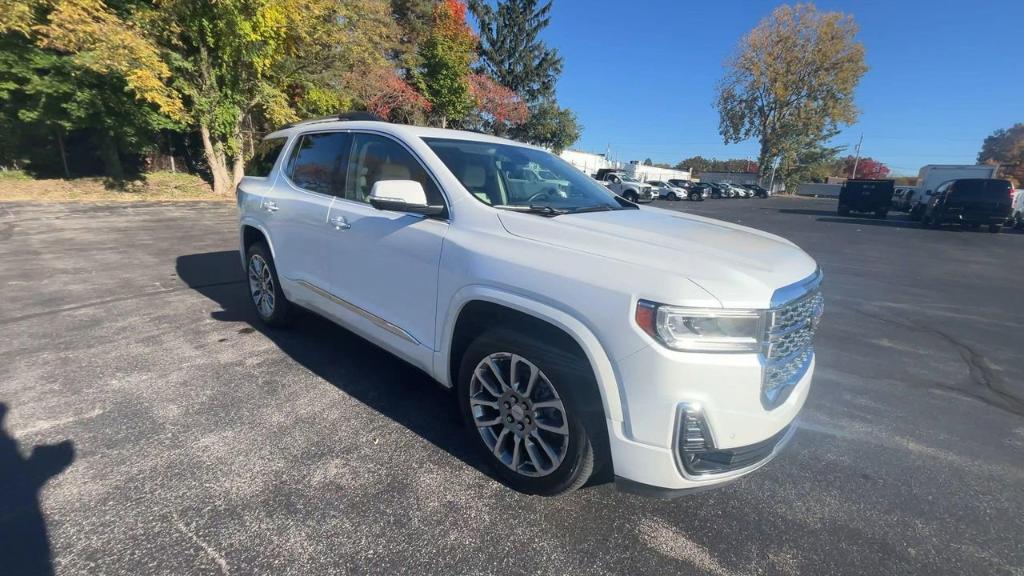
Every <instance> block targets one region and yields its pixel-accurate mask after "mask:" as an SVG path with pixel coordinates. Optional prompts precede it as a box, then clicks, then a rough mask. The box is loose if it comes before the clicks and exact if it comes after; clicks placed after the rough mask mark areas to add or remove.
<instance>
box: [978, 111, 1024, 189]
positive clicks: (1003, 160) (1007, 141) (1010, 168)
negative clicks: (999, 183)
mask: <svg viewBox="0 0 1024 576" xmlns="http://www.w3.org/2000/svg"><path fill="white" fill-rule="evenodd" d="M978 162H979V163H983V164H999V165H1000V169H999V170H1000V174H1001V175H1003V176H1004V177H1007V178H1013V179H1014V180H1015V181H1016V182H1017V184H1022V183H1024V124H1014V125H1013V126H1011V127H1010V128H1008V129H1002V128H1000V129H999V130H996V131H995V132H993V133H992V134H991V135H989V136H988V137H987V138H985V141H984V142H983V143H982V145H981V151H980V152H978Z"/></svg>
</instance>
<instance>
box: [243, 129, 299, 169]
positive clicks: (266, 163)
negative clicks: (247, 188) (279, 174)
mask: <svg viewBox="0 0 1024 576" xmlns="http://www.w3.org/2000/svg"><path fill="white" fill-rule="evenodd" d="M287 141H288V139H287V138H268V139H266V140H263V141H262V142H260V143H259V144H257V145H256V153H255V154H253V155H252V158H250V159H249V161H248V162H246V164H245V175H246V176H258V177H261V178H263V177H266V176H269V175H270V171H271V170H273V169H274V162H277V157H278V155H279V154H281V149H282V148H284V143H285V142H287Z"/></svg>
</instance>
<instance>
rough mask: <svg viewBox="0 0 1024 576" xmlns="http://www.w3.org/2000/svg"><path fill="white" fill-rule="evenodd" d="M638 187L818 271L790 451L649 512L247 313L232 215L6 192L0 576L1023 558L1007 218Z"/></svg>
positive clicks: (607, 569)
mask: <svg viewBox="0 0 1024 576" xmlns="http://www.w3.org/2000/svg"><path fill="white" fill-rule="evenodd" d="M656 205H658V206H660V207H668V208H671V209H680V210H686V211H693V212H696V213H700V214H704V215H708V216H711V217H717V218H722V219H725V220H730V221H734V222H739V223H742V224H745V225H750V226H753V227H756V228H761V229H764V230H767V231H770V232H774V233H777V234H781V235H783V236H785V237H787V238H789V239H791V240H793V241H794V242H796V243H797V244H799V245H800V246H802V247H803V248H804V249H805V250H807V251H808V252H809V253H810V254H811V255H813V256H814V257H815V258H817V259H818V261H819V263H820V264H821V266H822V268H823V269H824V271H825V274H826V284H825V291H826V298H827V304H826V313H825V318H824V320H823V323H822V328H821V331H820V332H819V334H820V335H819V337H818V343H817V350H818V365H817V373H816V375H815V381H814V388H813V389H812V392H811V395H810V397H809V399H808V402H807V405H806V408H805V410H804V415H803V418H802V421H801V422H802V423H801V429H800V430H799V431H798V433H797V435H796V437H795V439H794V441H793V443H792V444H791V445H790V447H789V449H788V451H787V452H786V453H784V454H783V455H782V456H780V457H779V458H778V459H777V460H775V461H774V462H773V463H771V464H770V465H768V466H767V467H765V468H764V469H762V470H761V471H759V472H758V473H756V474H754V475H752V476H749V477H747V478H745V479H743V480H741V481H739V482H736V483H733V484H731V485H729V486H727V487H725V488H722V489H720V490H716V491H712V492H706V493H701V494H697V495H694V496H690V497H686V498H682V499H676V500H671V501H665V500H657V499H650V498H644V497H640V496H635V495H631V494H626V493H622V492H619V491H617V490H616V489H615V488H614V486H613V485H609V484H604V485H598V486H594V487H588V488H585V489H583V490H581V491H579V492H577V493H574V494H572V495H570V496H567V497H564V498H559V499H542V498H536V497H527V496H523V495H520V494H517V493H514V492H511V491H509V490H508V489H506V488H504V487H503V486H502V485H501V484H499V483H497V482H496V481H495V480H493V479H492V478H491V477H490V475H489V472H488V470H487V469H486V467H485V466H484V464H483V463H482V462H481V461H480V460H478V459H477V458H476V456H475V454H474V453H473V452H472V451H471V448H472V446H471V445H470V444H469V441H468V439H467V438H465V437H464V432H463V430H462V428H461V427H460V425H459V424H458V421H457V417H456V411H455V409H454V404H453V402H452V401H451V398H450V396H449V395H448V394H447V393H446V392H444V391H442V390H441V389H440V388H439V387H437V386H435V385H433V384H432V383H431V382H430V381H429V379H428V378H427V377H426V376H425V375H423V374H421V373H420V372H418V371H416V370H415V369H413V368H410V367H409V366H407V365H405V364H403V363H401V362H400V361H398V360H396V359H395V358H393V357H391V356H389V355H388V354H387V353H384V352H382V351H380V350H378V349H376V348H374V347H373V346H372V345H370V344H368V343H366V342H365V341H363V340H361V339H359V338H358V337H355V336H353V335H352V334H350V333H348V332H346V331H345V330H343V329H341V328H338V327H335V326H334V325H332V324H330V323H328V322H326V321H324V320H321V319H318V318H315V317H312V316H304V317H303V318H302V319H301V321H300V322H299V325H298V326H296V327H295V328H293V329H291V330H289V331H271V330H267V329H265V328H263V327H261V326H260V325H259V324H258V323H257V322H256V320H255V318H254V314H253V312H252V311H251V310H250V307H249V304H248V302H247V300H246V298H247V294H246V289H245V287H244V285H243V275H242V272H241V268H240V263H239V259H238V256H237V252H235V247H236V224H235V218H236V213H235V207H234V205H231V204H177V205H139V204H125V205H29V204H7V205H3V204H0V262H2V263H3V265H2V266H0V287H2V288H3V298H0V331H2V335H3V336H2V338H0V403H2V404H3V408H0V418H2V420H3V421H2V426H3V430H4V432H3V433H2V434H0V485H2V486H3V489H2V490H0V572H3V573H9V574H36V573H48V572H47V571H49V570H53V571H55V572H56V573H57V574H133V575H150V574H175V575H180V574H253V573H259V574H303V575H308V574H363V573H403V574H463V573H479V574H495V573H502V574H520V573H530V574H603V573H618V574H670V573H671V574H680V573H682V574H717V575H725V574H839V573H849V574H912V573H913V574H1022V573H1024V546H1022V543H1021V542H1022V535H1024V376H1022V373H1024V370H1022V368H1024V365H1022V363H1024V330H1022V329H1021V326H1022V325H1024V306H1022V305H1021V304H1022V302H1024V296H1022V294H1024V266H1022V262H1024V260H1022V255H1024V234H1022V233H1019V232H1013V231H1004V232H1003V233H1001V234H999V235H992V234H988V233H986V232H961V231H958V230H942V231H934V230H927V229H922V228H919V227H917V226H916V225H913V224H912V223H910V222H908V221H907V220H906V219H905V218H903V217H900V216H894V217H892V218H891V219H889V220H885V221H880V220H871V219H857V218H839V217H836V216H835V211H834V208H835V204H834V201H831V200H814V199H788V198H772V199H767V200H716V201H707V202H698V203H690V202H677V203H668V202H660V201H659V202H657V203H656ZM47 534H48V542H49V544H48V546H47ZM7 570H10V571H9V572H8V571H7Z"/></svg>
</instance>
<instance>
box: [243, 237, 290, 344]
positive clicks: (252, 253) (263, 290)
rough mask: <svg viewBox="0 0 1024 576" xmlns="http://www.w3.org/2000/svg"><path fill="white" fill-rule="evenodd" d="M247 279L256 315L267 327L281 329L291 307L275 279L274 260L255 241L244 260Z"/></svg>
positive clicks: (265, 248) (284, 325) (266, 250)
mask: <svg viewBox="0 0 1024 576" xmlns="http://www.w3.org/2000/svg"><path fill="white" fill-rule="evenodd" d="M245 268H246V276H247V278H248V284H249V301H250V302H252V304H253V308H254V309H255V310H256V315H257V316H259V317H260V320H262V321H263V323H264V324H266V325H267V326H271V327H273V328H284V327H286V326H287V325H288V324H289V323H290V320H291V315H292V304H291V302H289V301H288V299H287V298H285V295H284V292H283V291H282V290H281V282H280V280H278V278H277V267H275V266H274V257H273V256H271V254H270V249H269V248H267V245H266V244H265V243H263V242H262V241H260V242H255V243H254V244H253V245H252V246H249V250H248V251H246V257H245Z"/></svg>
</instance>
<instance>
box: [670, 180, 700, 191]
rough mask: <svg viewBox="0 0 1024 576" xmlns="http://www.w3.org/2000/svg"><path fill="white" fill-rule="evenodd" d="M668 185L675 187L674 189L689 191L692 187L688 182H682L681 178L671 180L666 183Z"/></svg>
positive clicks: (691, 183) (690, 182)
mask: <svg viewBox="0 0 1024 576" xmlns="http://www.w3.org/2000/svg"><path fill="white" fill-rule="evenodd" d="M668 183H669V184H671V185H673V186H675V187H676V188H686V189H687V190H689V189H690V187H691V186H693V184H694V183H693V182H692V181H690V180H683V179H681V178H672V179H670V180H669V181H668Z"/></svg>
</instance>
